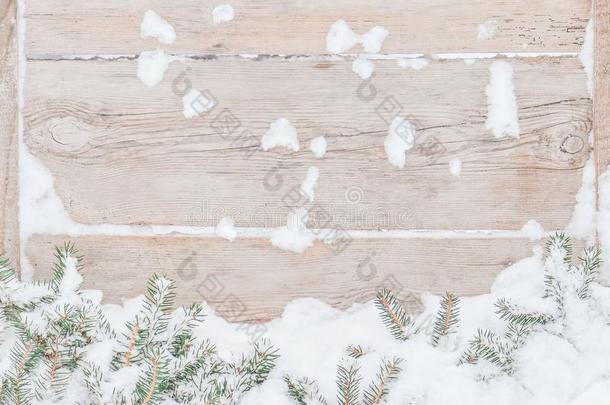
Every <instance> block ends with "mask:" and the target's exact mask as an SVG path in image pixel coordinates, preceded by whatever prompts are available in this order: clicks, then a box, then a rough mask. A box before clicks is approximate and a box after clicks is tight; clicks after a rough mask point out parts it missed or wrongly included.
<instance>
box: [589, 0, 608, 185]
mask: <svg viewBox="0 0 610 405" xmlns="http://www.w3.org/2000/svg"><path fill="white" fill-rule="evenodd" d="M594 11H595V61H594V83H595V85H594V87H595V96H594V109H593V110H594V119H593V124H594V126H593V128H594V132H595V161H596V163H597V179H599V176H600V175H601V174H602V173H604V172H605V171H606V170H607V169H608V165H610V1H608V0H595V10H594ZM598 195H599V193H598Z"/></svg>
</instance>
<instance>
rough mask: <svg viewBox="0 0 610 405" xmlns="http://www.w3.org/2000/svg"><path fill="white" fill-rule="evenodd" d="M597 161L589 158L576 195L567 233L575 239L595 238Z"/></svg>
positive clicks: (590, 239) (589, 239)
mask: <svg viewBox="0 0 610 405" xmlns="http://www.w3.org/2000/svg"><path fill="white" fill-rule="evenodd" d="M596 199H597V196H596V192H595V161H594V159H593V156H591V157H590V158H589V160H588V161H587V163H586V164H585V167H584V169H583V172H582V183H581V186H580V190H578V193H577V194H576V205H575V206H574V211H573V212H572V218H571V219H570V222H569V224H568V226H567V227H566V232H567V233H569V234H570V235H572V236H573V237H575V238H578V239H583V240H588V241H592V240H593V239H594V238H595V211H596V204H597V201H596Z"/></svg>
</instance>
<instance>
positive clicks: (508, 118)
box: [485, 60, 519, 138]
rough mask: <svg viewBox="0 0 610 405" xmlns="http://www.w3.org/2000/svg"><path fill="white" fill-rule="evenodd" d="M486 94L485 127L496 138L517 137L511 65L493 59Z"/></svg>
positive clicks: (515, 100) (517, 128)
mask: <svg viewBox="0 0 610 405" xmlns="http://www.w3.org/2000/svg"><path fill="white" fill-rule="evenodd" d="M489 72H490V78H489V84H488V85H487V88H486V89H485V94H487V120H486V121H485V128H486V129H488V130H491V131H492V132H493V134H494V136H495V137H496V138H503V137H505V136H510V137H514V138H518V137H519V115H518V107H517V98H516V96H515V87H514V85H513V67H512V65H511V64H510V63H508V62H505V61H500V60H499V61H495V62H493V63H492V64H491V66H490V67H489Z"/></svg>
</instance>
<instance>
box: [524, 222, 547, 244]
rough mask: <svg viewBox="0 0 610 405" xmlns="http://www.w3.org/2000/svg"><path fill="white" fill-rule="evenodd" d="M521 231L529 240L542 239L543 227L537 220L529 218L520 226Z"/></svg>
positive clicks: (543, 234)
mask: <svg viewBox="0 0 610 405" xmlns="http://www.w3.org/2000/svg"><path fill="white" fill-rule="evenodd" d="M521 233H522V234H523V236H525V237H526V238H529V239H530V240H538V239H542V238H543V237H544V236H545V233H544V228H543V227H542V225H540V224H539V223H538V222H537V221H535V220H533V219H530V220H529V221H527V222H526V223H525V225H523V227H522V228H521Z"/></svg>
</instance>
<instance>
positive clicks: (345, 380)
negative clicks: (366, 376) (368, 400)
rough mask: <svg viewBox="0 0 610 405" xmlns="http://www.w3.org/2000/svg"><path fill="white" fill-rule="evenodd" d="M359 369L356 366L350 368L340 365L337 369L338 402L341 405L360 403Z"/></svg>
mask: <svg viewBox="0 0 610 405" xmlns="http://www.w3.org/2000/svg"><path fill="white" fill-rule="evenodd" d="M359 371H360V370H359V368H358V367H356V366H355V365H354V364H352V365H350V366H349V367H345V366H343V365H339V367H338V369H337V402H338V404H339V405H357V404H359V403H360V400H359V398H360V381H361V378H360V376H359Z"/></svg>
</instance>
